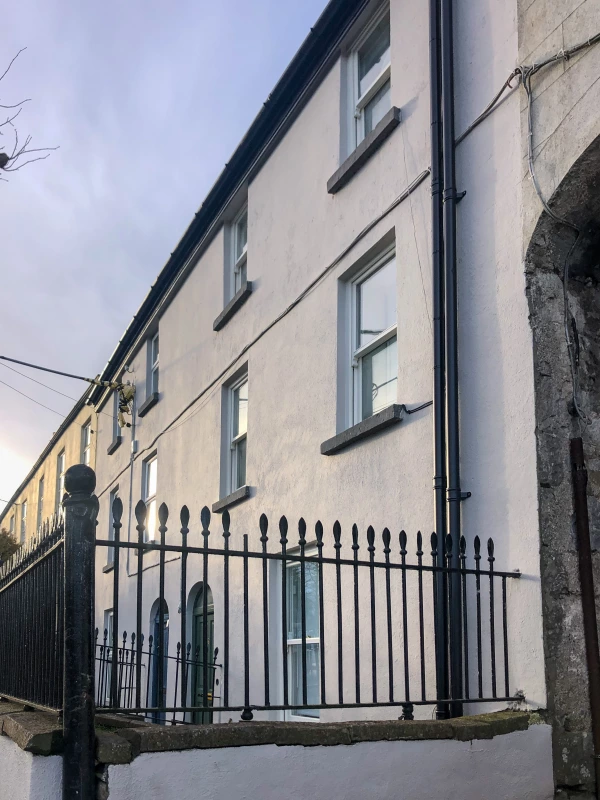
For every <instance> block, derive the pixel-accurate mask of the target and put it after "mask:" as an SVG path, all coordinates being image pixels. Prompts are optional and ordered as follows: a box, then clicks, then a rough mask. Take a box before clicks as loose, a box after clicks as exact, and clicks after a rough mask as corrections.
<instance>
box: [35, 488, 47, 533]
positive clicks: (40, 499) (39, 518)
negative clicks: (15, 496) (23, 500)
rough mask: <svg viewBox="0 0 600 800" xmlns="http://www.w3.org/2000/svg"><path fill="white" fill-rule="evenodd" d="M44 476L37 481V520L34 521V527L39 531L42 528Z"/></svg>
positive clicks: (44, 490) (44, 491)
mask: <svg viewBox="0 0 600 800" xmlns="http://www.w3.org/2000/svg"><path fill="white" fill-rule="evenodd" d="M45 477H46V476H45V475H42V477H41V478H40V479H39V481H38V501H37V519H36V527H37V530H38V531H39V530H40V528H41V527H42V522H43V521H44V520H43V515H44V494H45V493H46V480H45Z"/></svg>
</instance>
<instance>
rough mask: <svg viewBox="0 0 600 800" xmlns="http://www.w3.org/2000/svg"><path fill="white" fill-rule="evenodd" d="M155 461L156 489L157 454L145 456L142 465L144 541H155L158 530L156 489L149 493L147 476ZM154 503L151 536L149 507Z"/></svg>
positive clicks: (148, 476)
mask: <svg viewBox="0 0 600 800" xmlns="http://www.w3.org/2000/svg"><path fill="white" fill-rule="evenodd" d="M153 463H156V488H157V489H158V454H157V453H154V454H153V455H151V456H150V457H149V458H147V459H146V460H145V461H144V462H143V465H142V500H143V501H144V503H145V505H146V512H147V513H146V530H145V531H144V541H145V542H155V541H156V533H157V531H158V508H157V506H156V491H155V492H154V494H150V493H149V478H150V465H151V464H153ZM152 504H154V512H153V513H154V521H153V527H154V530H153V532H152V536H151V535H150V525H149V522H150V515H151V513H152V512H151V510H150V509H151V507H152Z"/></svg>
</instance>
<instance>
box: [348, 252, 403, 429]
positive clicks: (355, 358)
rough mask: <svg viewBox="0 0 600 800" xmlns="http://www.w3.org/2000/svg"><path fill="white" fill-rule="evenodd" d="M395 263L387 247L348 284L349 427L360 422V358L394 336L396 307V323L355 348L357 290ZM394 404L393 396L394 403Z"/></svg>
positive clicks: (394, 256)
mask: <svg viewBox="0 0 600 800" xmlns="http://www.w3.org/2000/svg"><path fill="white" fill-rule="evenodd" d="M392 260H396V247H395V244H394V245H390V247H387V248H386V249H385V250H383V251H382V252H381V253H379V254H378V255H377V257H376V258H375V259H374V260H373V261H371V262H370V263H369V265H368V266H367V267H365V269H363V270H361V271H360V272H359V273H357V274H356V275H355V276H354V277H353V278H352V282H351V284H350V354H349V356H350V372H349V374H350V385H349V387H348V391H349V393H350V397H351V403H350V408H351V409H352V419H351V421H350V424H351V425H356V424H357V423H359V422H362V419H363V418H362V364H363V362H362V359H363V356H366V355H368V354H369V353H371V352H372V351H373V350H376V349H377V348H378V347H379V346H380V345H382V344H384V343H385V342H387V341H389V340H390V339H393V338H394V337H395V338H396V339H397V337H398V310H397V308H396V322H395V323H394V324H393V325H390V327H389V328H386V329H385V330H384V331H382V332H381V333H380V334H379V335H378V336H376V337H375V338H373V339H372V340H371V341H370V342H368V343H367V344H365V345H363V346H362V347H356V342H357V341H358V317H359V308H358V298H359V292H358V287H359V286H360V285H361V284H362V283H364V281H366V280H367V278H369V277H371V275H374V274H375V273H376V272H378V271H379V270H380V269H382V268H383V267H385V265H386V264H388V263H389V262H390V261H392ZM397 283H398V262H397V261H396V285H397ZM397 379H398V376H397ZM395 402H397V397H396V401H395Z"/></svg>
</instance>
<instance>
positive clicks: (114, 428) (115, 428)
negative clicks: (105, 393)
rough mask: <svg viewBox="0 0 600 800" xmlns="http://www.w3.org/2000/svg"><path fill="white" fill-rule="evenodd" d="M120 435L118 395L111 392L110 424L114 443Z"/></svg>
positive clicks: (115, 392)
mask: <svg viewBox="0 0 600 800" xmlns="http://www.w3.org/2000/svg"><path fill="white" fill-rule="evenodd" d="M120 435H121V426H120V425H119V393H118V392H117V391H114V392H113V424H112V438H113V442H116V441H117V439H118V438H119V436H120Z"/></svg>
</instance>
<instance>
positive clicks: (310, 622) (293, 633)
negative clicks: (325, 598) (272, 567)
mask: <svg viewBox="0 0 600 800" xmlns="http://www.w3.org/2000/svg"><path fill="white" fill-rule="evenodd" d="M287 570H288V572H287V616H288V634H287V637H288V639H301V638H302V573H301V570H300V564H294V565H293V566H291V567H288V568H287ZM304 574H305V577H304V596H305V602H306V637H307V639H317V638H318V637H319V572H318V568H317V564H313V563H310V562H309V563H307V564H305V567H304Z"/></svg>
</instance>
